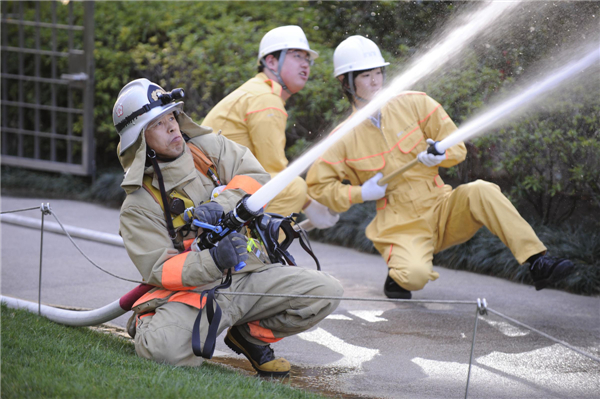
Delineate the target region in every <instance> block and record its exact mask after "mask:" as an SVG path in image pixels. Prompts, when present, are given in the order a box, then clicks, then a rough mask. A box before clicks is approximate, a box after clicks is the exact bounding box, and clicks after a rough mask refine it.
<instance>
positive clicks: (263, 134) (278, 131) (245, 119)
mask: <svg viewBox="0 0 600 399" xmlns="http://www.w3.org/2000/svg"><path fill="white" fill-rule="evenodd" d="M282 90H283V89H282V88H281V85H280V84H279V83H277V82H274V81H272V80H271V79H269V77H268V76H267V75H266V74H264V73H259V74H257V75H256V76H255V77H253V78H252V79H250V80H249V81H247V82H246V83H244V84H243V85H241V86H240V87H239V88H238V89H236V90H235V91H234V92H232V93H231V94H229V95H228V96H227V97H225V98H224V99H223V100H221V101H220V102H219V103H218V104H217V105H216V106H215V107H214V108H213V109H212V110H211V111H210V112H209V113H208V115H206V118H205V119H204V121H203V125H206V126H211V127H212V128H213V129H214V131H215V132H218V131H221V133H222V134H223V135H224V136H225V137H227V138H228V139H230V140H233V141H235V142H236V143H239V144H241V145H243V146H246V147H248V148H249V149H250V151H251V152H252V153H253V154H254V156H255V157H256V159H258V161H259V162H260V164H261V165H262V166H263V167H264V168H265V170H266V171H267V172H269V173H271V174H272V175H273V174H277V173H279V172H281V171H282V170H283V169H285V167H286V166H287V164H288V160H287V158H286V157H285V142H286V139H285V125H286V122H287V116H288V114H287V112H286V111H285V101H283V99H282V98H281V92H282Z"/></svg>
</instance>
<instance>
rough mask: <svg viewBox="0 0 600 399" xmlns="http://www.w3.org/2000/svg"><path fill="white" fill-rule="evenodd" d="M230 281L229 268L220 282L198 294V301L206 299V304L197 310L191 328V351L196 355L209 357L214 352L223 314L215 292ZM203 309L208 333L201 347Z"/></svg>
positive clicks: (225, 286)
mask: <svg viewBox="0 0 600 399" xmlns="http://www.w3.org/2000/svg"><path fill="white" fill-rule="evenodd" d="M231 281H232V279H231V269H228V270H227V275H226V277H225V280H224V281H223V282H222V283H221V284H219V285H218V286H216V287H214V288H211V289H210V290H205V291H202V294H200V303H202V302H203V301H204V300H206V305H205V306H204V308H203V309H200V311H199V312H198V316H196V320H194V326H193V328H192V351H193V352H194V355H196V356H202V357H203V358H205V359H211V358H212V356H213V354H214V353H215V346H216V344H217V335H218V332H219V324H220V323H221V316H222V314H223V312H222V311H221V307H220V306H219V303H218V302H217V301H216V300H215V292H216V291H217V290H219V289H226V288H229V287H230V286H231ZM213 304H214V306H213ZM204 309H206V319H207V320H208V333H207V334H206V340H205V342H204V347H203V346H202V337H201V336H200V323H201V322H202V312H203V310H204Z"/></svg>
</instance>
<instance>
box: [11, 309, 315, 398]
mask: <svg viewBox="0 0 600 399" xmlns="http://www.w3.org/2000/svg"><path fill="white" fill-rule="evenodd" d="M1 338H2V352H1V353H2V359H1V360H2V378H1V380H2V381H1V391H0V392H1V395H2V398H7V399H8V398H41V397H43V398H59V397H60V398H83V397H85V398H130V397H139V398H144V397H146V398H148V397H159V398H188V397H189V398H192V397H193V398H199V397H214V398H244V399H245V398H315V399H316V398H324V396H319V395H317V394H314V393H310V392H306V391H302V390H299V389H295V388H291V387H289V386H288V385H286V384H285V383H281V382H271V381H266V380H262V379H260V378H257V377H248V376H244V375H241V374H240V373H237V372H235V371H232V370H229V369H226V368H225V367H222V366H219V365H215V364H211V363H208V362H205V363H204V364H203V365H202V366H201V367H174V366H169V365H165V364H158V363H155V362H153V361H149V360H146V359H142V358H140V357H138V356H137V355H136V353H135V349H134V346H133V342H132V341H130V340H127V339H125V338H121V337H117V336H114V335H110V334H105V333H101V332H98V331H94V330H92V329H89V328H85V327H67V326H63V325H59V324H56V323H53V322H51V321H49V320H47V319H46V318H43V317H39V316H37V315H36V314H33V313H29V312H27V311H25V310H17V309H11V308H8V307H7V306H6V305H2V307H1Z"/></svg>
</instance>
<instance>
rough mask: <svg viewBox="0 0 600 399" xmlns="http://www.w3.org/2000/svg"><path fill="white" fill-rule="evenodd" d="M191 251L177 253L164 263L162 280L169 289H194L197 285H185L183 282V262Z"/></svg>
mask: <svg viewBox="0 0 600 399" xmlns="http://www.w3.org/2000/svg"><path fill="white" fill-rule="evenodd" d="M188 254H189V252H186V253H183V254H179V255H176V256H174V257H172V258H171V259H169V260H168V261H166V262H165V263H163V268H162V276H161V282H162V285H163V287H165V288H166V289H168V290H174V291H178V290H192V289H194V288H195V287H184V285H183V282H182V274H183V264H184V263H185V260H186V258H187V256H188Z"/></svg>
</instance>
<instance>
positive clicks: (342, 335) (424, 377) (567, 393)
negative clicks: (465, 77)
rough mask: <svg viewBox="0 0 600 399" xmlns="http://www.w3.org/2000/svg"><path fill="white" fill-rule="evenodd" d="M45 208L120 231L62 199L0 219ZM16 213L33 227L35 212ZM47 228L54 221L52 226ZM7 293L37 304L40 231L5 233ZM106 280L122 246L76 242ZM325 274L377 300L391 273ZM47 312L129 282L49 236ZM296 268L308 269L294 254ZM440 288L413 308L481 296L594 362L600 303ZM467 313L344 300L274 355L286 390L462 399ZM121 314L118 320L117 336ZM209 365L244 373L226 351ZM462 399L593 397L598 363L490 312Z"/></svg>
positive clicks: (125, 272)
mask: <svg viewBox="0 0 600 399" xmlns="http://www.w3.org/2000/svg"><path fill="white" fill-rule="evenodd" d="M42 202H44V203H46V202H50V205H51V207H52V209H53V211H54V212H55V213H56V214H57V215H58V217H59V218H60V220H61V222H63V223H64V224H67V225H71V226H77V227H82V228H87V229H93V230H97V231H102V232H105V233H110V234H117V233H118V225H119V221H118V216H119V212H118V210H116V209H109V208H105V207H102V206H99V205H91V204H87V203H82V202H75V201H67V200H49V201H48V200H42V199H20V198H11V197H2V198H1V204H0V207H1V209H2V211H6V210H12V209H18V208H27V207H31V206H39V205H40V204H41V203H42ZM19 215H22V216H27V217H32V218H38V219H39V218H40V212H39V211H37V210H36V211H28V212H24V213H20V214H19ZM46 220H47V221H48V220H51V221H54V218H53V217H52V216H50V217H48V216H47V217H46ZM0 228H1V230H0V231H1V235H2V238H1V262H2V264H1V265H2V271H1V278H2V282H1V291H2V295H8V296H14V297H18V298H22V299H26V300H31V301H36V300H37V296H38V285H37V284H38V276H39V260H40V259H39V257H40V254H39V243H40V232H39V230H38V231H36V230H32V229H30V228H24V227H19V226H14V225H10V224H7V223H2V224H1V225H0ZM77 242H78V244H79V245H80V246H81V248H82V249H83V250H84V251H85V252H86V254H87V255H88V256H90V257H91V258H92V259H93V260H95V261H96V262H97V263H99V264H100V265H101V266H102V267H104V268H106V269H108V270H109V271H110V272H112V273H115V274H118V275H121V276H123V277H126V278H131V279H139V274H138V272H137V270H136V269H135V267H134V266H133V264H132V263H131V261H130V260H129V258H128V257H127V254H126V252H125V250H124V249H123V248H120V247H115V246H110V245H107V244H101V243H96V242H91V241H85V240H81V239H77ZM313 248H314V250H315V253H316V254H317V256H318V257H319V259H320V261H321V264H322V266H323V270H325V271H326V272H328V273H331V274H332V275H334V276H335V277H337V278H338V279H339V280H340V281H341V282H342V283H343V285H344V288H345V296H346V297H365V298H381V299H383V298H384V297H383V294H382V290H381V288H382V284H383V281H384V279H385V275H386V266H385V264H384V263H383V260H382V259H381V258H380V257H379V256H377V255H369V254H364V253H359V252H356V251H354V250H351V249H347V248H341V247H337V246H331V245H325V244H320V243H313ZM43 251H44V262H43V270H42V302H43V303H46V304H57V305H63V306H74V307H82V308H97V307H100V306H103V305H106V304H108V303H110V302H112V301H114V300H115V299H117V298H119V297H120V296H121V295H123V294H124V293H126V292H127V291H129V290H130V289H132V288H133V287H134V286H135V285H136V284H134V283H130V282H126V281H121V280H117V279H115V278H113V277H111V276H109V275H107V274H105V273H103V272H101V271H99V270H97V269H96V268H94V267H93V266H92V265H91V264H89V263H88V262H87V260H85V258H83V257H82V256H81V255H80V254H79V252H78V251H77V250H76V249H75V248H74V247H73V246H72V244H71V243H70V242H69V241H68V239H67V238H66V237H65V236H62V235H58V234H53V233H45V234H44V249H43ZM293 254H294V256H295V257H296V260H297V261H298V263H299V264H301V265H304V267H310V268H312V267H313V261H312V260H311V258H310V257H309V256H308V255H306V254H305V253H304V251H302V250H301V249H300V248H299V247H294V249H293ZM435 269H436V271H438V272H439V273H440V278H439V279H438V280H437V281H436V282H433V283H430V284H428V285H427V287H426V288H425V289H424V290H422V291H419V292H416V293H415V294H414V299H415V300H464V301H472V302H474V301H476V299H477V298H486V300H487V302H488V305H489V307H490V308H492V309H494V310H496V311H498V312H501V313H503V314H505V315H508V316H510V317H512V318H514V319H516V320H519V321H521V322H523V323H526V324H528V325H530V326H532V327H534V328H537V329H539V330H541V331H543V332H545V333H547V334H550V335H552V336H554V337H557V338H559V339H561V340H563V341H566V342H568V343H570V344H572V345H574V346H575V347H577V348H579V349H581V350H583V351H586V352H588V353H590V354H593V355H595V356H596V357H600V298H598V297H583V296H579V295H572V294H568V293H565V292H561V291H556V290H542V291H539V292H537V291H535V289H534V288H533V287H531V286H525V285H521V284H515V283H512V282H508V281H505V280H502V279H497V278H493V277H488V276H482V275H477V274H473V273H467V272H461V271H454V270H448V269H444V268H439V267H436V268H435ZM475 309H476V308H475V306H474V305H459V304H449V303H419V302H416V301H412V302H410V303H389V302H359V301H342V303H341V305H340V307H339V308H338V309H337V310H336V312H335V313H334V314H332V315H331V316H330V317H328V318H327V319H326V320H324V321H323V322H322V323H320V324H319V325H318V326H317V327H315V328H313V329H311V330H310V331H307V332H305V333H303V334H300V335H298V336H295V337H290V338H288V339H286V340H283V341H280V342H278V343H276V344H274V345H273V347H274V349H275V351H276V353H277V354H278V355H280V356H284V357H286V358H287V359H288V360H290V362H291V363H292V364H293V366H294V367H293V372H292V377H291V382H292V384H294V385H297V386H301V387H304V388H306V389H310V390H317V391H321V392H329V393H335V394H343V395H344V397H376V398H398V397H407V398H442V397H443V398H462V397H464V395H465V385H466V378H467V368H468V363H469V355H470V350H471V340H472V335H473V325H474V320H475ZM127 318H128V315H125V316H121V317H119V318H118V319H115V320H114V321H113V323H114V324H116V325H117V326H124V325H125V323H126V321H127ZM217 351H218V352H217V353H216V355H217V356H216V358H215V360H216V361H219V362H222V363H226V364H229V365H234V366H237V367H242V368H245V369H248V370H249V367H248V364H247V362H246V361H243V360H242V359H241V358H240V357H239V356H237V355H235V354H233V353H232V352H231V351H230V350H229V349H228V348H227V347H226V346H225V345H224V344H223V343H222V342H219V344H218V346H217ZM474 359H475V361H474V367H473V370H472V374H471V382H470V388H469V397H472V398H524V397H527V398H566V397H569V398H596V397H598V388H599V387H600V364H599V363H597V362H595V361H593V360H591V359H589V358H587V357H584V356H582V355H579V354H577V353H575V352H573V351H571V350H568V349H566V348H564V347H563V346H561V345H558V344H555V343H554V342H552V341H551V340H549V339H547V338H544V337H542V336H540V335H538V334H536V333H534V332H531V331H529V330H527V329H525V328H522V327H519V326H517V325H514V324H511V323H509V322H507V321H506V320H504V319H503V318H501V317H498V316H496V315H494V314H489V315H487V316H484V317H482V318H480V319H479V327H478V330H477V340H476V345H475V350H474Z"/></svg>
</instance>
